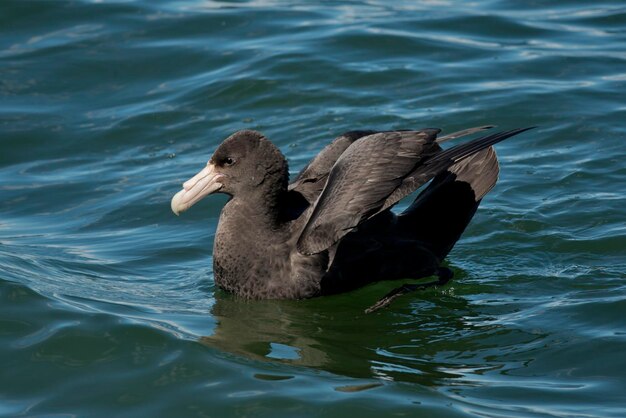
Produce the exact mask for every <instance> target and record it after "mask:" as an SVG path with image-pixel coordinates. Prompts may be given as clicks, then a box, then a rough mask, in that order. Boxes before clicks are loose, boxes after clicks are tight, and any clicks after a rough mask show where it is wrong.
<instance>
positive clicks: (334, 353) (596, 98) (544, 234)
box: [0, 0, 626, 418]
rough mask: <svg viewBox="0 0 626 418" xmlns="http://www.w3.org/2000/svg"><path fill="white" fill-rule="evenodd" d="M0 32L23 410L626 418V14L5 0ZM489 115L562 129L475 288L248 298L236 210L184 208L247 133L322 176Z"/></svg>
mask: <svg viewBox="0 0 626 418" xmlns="http://www.w3.org/2000/svg"><path fill="white" fill-rule="evenodd" d="M0 34H1V35H2V36H0V146H1V148H0V149H1V151H0V415H1V416H7V417H9V416H10V417H13V416H33V417H35V416H36V417H44V416H45V417H51V416H54V417H74V416H80V417H82V416H89V417H112V416H114V417H125V416H128V417H174V416H189V417H340V416H346V414H348V413H349V414H352V415H355V414H358V416H359V417H361V418H365V417H381V416H385V417H396V416H398V417H400V416H402V417H407V416H408V417H429V418H431V417H475V416H480V417H624V416H626V395H625V394H626V227H625V221H626V192H625V190H626V145H625V144H626V142H625V141H626V125H625V123H624V121H625V120H626V104H625V102H626V101H625V98H626V5H625V4H624V3H623V1H617V0H615V1H606V0H601V1H598V2H584V1H573V0H566V1H560V2H554V1H543V0H536V1H532V2H515V1H505V0H487V1H482V2H470V1H467V2H457V1H448V0H430V1H426V0H424V1H408V0H407V1H396V2H390V1H384V0H367V1H351V0H336V1H322V2H305V1H281V0H251V1H220V2H213V1H206V0H183V1H159V2H154V1H149V0H138V1H97V0H95V1H87V0H77V1H63V0H59V1H34V0H33V1H23V0H5V1H3V2H2V3H1V4H0ZM484 124H496V125H498V126H499V127H500V128H501V129H510V128H515V127H524V126H532V125H537V126H538V128H537V129H535V130H533V131H531V132H528V133H525V134H524V135H521V136H519V137H516V138H514V139H511V140H509V141H506V142H504V143H502V144H499V145H497V151H498V154H499V156H500V162H501V175H500V181H499V183H498V185H497V186H496V188H495V189H494V190H493V191H492V192H491V193H490V194H489V195H488V196H487V197H486V198H485V199H484V201H483V203H482V205H481V207H480V209H479V210H478V212H477V214H476V216H475V218H474V220H473V222H472V224H471V225H470V227H469V228H468V229H467V231H466V233H465V235H464V236H463V238H462V239H461V241H460V242H459V243H458V244H457V246H456V247H455V249H454V250H453V251H452V253H451V255H450V257H449V259H448V265H449V267H450V268H451V269H452V270H453V271H454V272H455V275H456V280H455V281H454V282H453V283H452V284H450V285H448V286H446V287H444V288H442V289H431V290H428V291H425V292H423V293H419V294H415V295H412V296H409V297H404V298H401V299H398V300H397V301H396V302H394V304H393V305H392V306H391V307H390V308H389V309H386V310H382V311H380V312H377V313H374V314H371V315H365V314H364V313H363V309H364V308H365V307H367V306H369V305H370V304H371V303H373V301H375V300H376V299H377V298H379V297H380V296H382V294H384V293H385V292H387V291H389V290H390V289H391V288H393V287H395V286H396V285H397V283H379V284H375V285H372V286H368V287H366V288H363V289H360V290H358V291H355V292H351V293H347V294H342V295H338V296H332V297H325V298H320V299H313V300H307V301H262V302H246V301H242V300H238V299H236V298H233V297H232V296H229V295H228V294H225V293H224V292H222V291H220V290H219V289H217V288H216V287H215V285H214V281H213V276H212V267H211V261H212V260H211V252H212V244H213V237H214V232H215V228H216V224H217V219H218V216H219V212H220V208H221V206H222V205H223V204H224V201H225V198H224V197H219V196H215V197H211V198H209V199H206V200H205V201H203V202H201V203H200V204H198V205H196V206H194V208H193V209H192V210H190V211H189V212H188V213H185V215H184V216H181V217H180V218H177V217H175V216H174V215H173V214H172V213H171V211H170V207H169V200H170V198H171V197H172V195H173V194H174V193H175V192H176V191H177V190H178V189H179V188H180V184H181V182H182V181H184V180H186V179H187V178H189V177H190V176H191V175H192V174H194V173H195V172H196V171H197V170H198V169H199V168H201V167H202V166H203V164H204V163H205V162H206V160H207V159H208V157H209V155H210V153H211V152H212V151H213V149H214V148H215V147H216V145H217V144H219V143H220V142H221V141H222V139H224V138H225V137H226V136H228V135H229V134H230V133H232V132H234V131H236V130H238V129H242V128H252V129H258V130H260V131H262V132H263V133H264V134H266V135H267V136H268V137H269V138H271V139H272V140H273V141H274V142H275V143H276V144H278V145H279V146H280V147H281V149H282V150H283V152H284V153H285V154H286V155H287V157H288V158H289V161H290V168H291V170H292V171H293V172H294V173H296V172H297V171H298V170H299V169H301V168H302V167H303V166H304V164H305V163H306V162H307V161H308V160H309V159H310V158H311V157H312V156H313V155H315V154H316V153H317V151H319V150H320V149H321V148H322V147H323V146H324V145H325V144H326V143H327V142H328V141H329V140H331V139H332V138H333V137H334V136H336V135H338V134H340V133H342V132H344V131H346V130H350V129H361V128H375V129H393V128H420V127H441V128H443V129H444V130H445V131H446V132H452V131H454V130H457V129H462V128H465V127H469V126H478V125H484ZM406 204H407V202H404V203H403V205H406Z"/></svg>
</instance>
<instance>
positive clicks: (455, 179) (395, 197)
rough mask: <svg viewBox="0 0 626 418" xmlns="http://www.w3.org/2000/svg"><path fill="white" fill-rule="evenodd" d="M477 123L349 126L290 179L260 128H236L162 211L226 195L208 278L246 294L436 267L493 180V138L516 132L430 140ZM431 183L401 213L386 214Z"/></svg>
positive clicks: (345, 286)
mask: <svg viewBox="0 0 626 418" xmlns="http://www.w3.org/2000/svg"><path fill="white" fill-rule="evenodd" d="M487 128H490V127H480V128H472V129H469V130H465V131H460V132H458V133H455V134H451V135H448V136H446V137H439V138H437V135H438V134H439V132H440V131H439V130H438V129H424V130H420V131H388V132H375V131H353V132H348V133H346V134H344V135H342V136H340V137H339V138H337V139H335V141H333V142H332V143H331V144H329V145H328V146H327V147H326V148H325V149H324V150H322V151H321V152H320V154H318V156H316V157H315V158H314V159H313V160H312V161H311V162H310V163H309V164H308V165H307V166H306V167H305V168H304V169H303V170H302V171H301V172H300V174H299V175H298V176H297V177H296V179H295V180H294V181H293V182H291V183H290V184H288V179H289V174H288V166H287V162H286V160H285V158H284V156H283V155H282V154H281V153H280V151H279V150H278V148H276V147H275V146H274V145H273V144H272V143H271V142H270V141H268V140H267V139H265V137H264V136H263V135H262V134H260V133H258V132H255V131H239V132H237V133H235V134H233V135H231V136H230V137H229V138H227V139H226V140H225V141H224V142H223V143H222V145H220V147H218V149H217V150H216V151H215V153H214V155H213V156H212V158H211V160H210V161H209V163H208V164H207V167H206V168H205V169H204V170H202V171H201V172H200V173H198V175H196V176H195V177H194V178H192V179H190V180H189V181H188V182H186V183H185V185H184V189H183V190H181V191H180V192H179V193H178V194H177V195H176V196H175V197H174V198H173V199H172V209H173V210H174V212H175V213H179V212H181V211H184V210H186V209H187V208H189V207H190V206H191V205H193V204H194V203H196V202H197V201H198V200H200V199H201V198H202V197H204V196H206V195H207V194H210V193H215V192H223V193H226V194H229V195H230V196H231V199H230V200H229V201H228V202H227V203H226V205H225V206H224V208H223V209H222V213H221V215H220V219H219V223H218V227H217V233H216V235H215V243H214V249H213V260H214V275H215V282H216V284H217V285H218V286H220V287H221V288H223V289H225V290H227V291H230V292H233V293H235V294H237V295H240V296H243V297H246V298H255V299H302V298H310V297H314V296H319V295H324V294H331V293H337V292H342V291H348V290H351V289H354V288H358V287H360V286H363V285H365V284H367V283H371V282H374V281H379V280H389V279H401V278H421V277H426V276H430V275H438V274H441V272H442V268H441V267H440V264H441V262H442V261H443V259H444V258H445V257H446V256H447V254H448V252H449V251H450V250H451V248H452V246H453V245H454V243H456V241H457V240H458V239H459V237H460V236H461V234H462V232H463V231H464V229H465V227H466V226H467V224H468V223H469V221H470V220H471V218H472V216H473V215H474V213H475V211H476V208H477V207H478V204H479V203H480V200H481V199H482V197H483V196H484V195H485V194H486V193H487V192H488V191H489V190H490V189H491V188H492V187H493V186H494V185H495V182H496V180H497V176H498V162H497V158H496V155H495V152H494V150H493V148H492V147H491V146H492V145H493V144H495V143H497V142H500V141H501V140H503V139H506V138H508V137H510V136H513V135H516V134H518V133H520V132H523V131H524V130H525V129H518V130H513V131H508V132H504V133H500V134H494V135H490V136H486V137H483V138H479V139H476V140H473V141H470V142H467V143H465V144H461V145H458V146H455V147H452V148H449V149H447V150H442V148H441V147H440V145H439V144H440V143H441V142H443V141H444V140H447V139H453V138H455V137H458V136H463V135H467V134H472V133H475V132H478V131H482V130H483V129H487ZM431 180H432V181H431ZM429 181H430V184H429V185H428V187H426V189H425V190H424V191H422V193H421V194H420V195H419V196H418V197H417V198H416V200H415V201H414V202H413V204H412V205H411V206H410V207H409V208H408V209H406V210H405V211H404V212H403V213H401V214H399V215H396V214H394V213H393V212H392V211H391V210H390V209H391V207H393V205H395V204H396V203H397V202H398V201H399V200H400V199H402V198H403V197H405V196H407V195H409V194H410V193H412V192H414V191H415V190H417V189H418V188H419V187H420V186H422V185H424V184H426V183H428V182H429Z"/></svg>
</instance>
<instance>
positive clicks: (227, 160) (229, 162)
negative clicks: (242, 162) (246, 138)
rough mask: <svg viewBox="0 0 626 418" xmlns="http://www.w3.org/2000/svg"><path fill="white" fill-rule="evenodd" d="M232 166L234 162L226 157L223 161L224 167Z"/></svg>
mask: <svg viewBox="0 0 626 418" xmlns="http://www.w3.org/2000/svg"><path fill="white" fill-rule="evenodd" d="M233 164H235V160H233V159H232V158H230V157H227V158H226V159H225V160H224V165H233Z"/></svg>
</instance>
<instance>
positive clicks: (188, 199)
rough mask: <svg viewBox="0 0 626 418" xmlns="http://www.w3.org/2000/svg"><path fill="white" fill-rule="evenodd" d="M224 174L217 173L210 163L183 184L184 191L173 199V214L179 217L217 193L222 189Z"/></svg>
mask: <svg viewBox="0 0 626 418" xmlns="http://www.w3.org/2000/svg"><path fill="white" fill-rule="evenodd" d="M223 177H224V175H223V174H221V173H218V172H217V171H215V165H213V164H211V163H208V164H207V165H206V167H204V168H203V169H202V171H200V172H199V173H198V174H196V175H195V176H193V177H192V178H190V179H189V180H187V181H186V182H184V183H183V189H182V190H181V191H179V192H178V193H176V194H175V195H174V197H173V198H172V212H174V214H176V215H179V214H180V213H181V212H184V211H186V210H187V209H189V208H190V207H192V206H193V205H194V204H196V203H197V202H198V201H200V200H201V199H202V198H203V197H205V196H207V195H210V194H211V193H215V192H217V191H218V190H219V189H221V188H222V183H220V182H219V180H221V179H222V178H223Z"/></svg>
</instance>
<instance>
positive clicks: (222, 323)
mask: <svg viewBox="0 0 626 418" xmlns="http://www.w3.org/2000/svg"><path fill="white" fill-rule="evenodd" d="M390 286H392V285H391V284H389V283H386V284H376V285H373V286H369V287H366V288H364V289H361V290H359V291H356V292H350V293H347V294H342V295H336V296H330V297H323V298H317V299H312V300H304V301H277V300H270V301H244V300H242V299H239V298H236V297H233V296H231V295H229V294H226V293H224V292H221V291H217V292H216V293H215V299H216V300H215V304H214V306H213V308H212V314H213V315H214V317H215V319H216V320H217V326H216V328H215V331H214V333H213V335H211V336H206V337H203V338H201V342H202V343H203V344H205V345H207V346H210V347H214V348H217V349H219V350H221V351H223V352H227V353H231V354H236V355H240V356H243V357H245V358H250V359H254V360H258V361H267V362H281V363H286V364H291V365H297V366H305V367H311V368H316V369H320V370H324V371H328V372H331V373H333V374H337V375H342V376H349V377H354V378H368V379H369V378H378V379H387V380H396V381H410V382H416V383H420V384H423V385H427V386H438V385H440V384H441V383H443V382H442V380H449V379H458V378H463V377H468V375H482V374H484V373H486V372H490V371H496V372H497V373H501V372H504V370H503V368H506V367H508V366H507V365H506V362H505V361H504V360H503V361H499V360H498V358H499V356H501V355H503V352H502V351H501V349H502V348H503V347H501V346H496V345H495V341H499V343H502V341H509V342H510V344H511V345H520V344H521V345H520V346H521V347H523V346H524V344H525V343H529V342H531V341H533V340H535V339H536V338H537V336H536V335H532V334H529V333H526V332H523V331H521V330H518V329H512V328H507V327H506V326H505V325H502V324H497V323H494V322H493V321H492V319H493V318H490V317H489V316H488V315H486V314H485V313H484V312H480V311H479V310H480V306H479V305H472V304H470V303H468V302H467V300H466V299H465V298H463V297H456V296H451V295H449V293H450V292H449V289H448V290H441V289H439V290H429V291H425V292H424V293H422V294H421V295H416V297H412V298H411V297H407V298H406V299H404V300H403V301H402V303H397V304H395V305H393V306H392V307H391V308H390V309H386V310H383V311H380V312H377V313H374V314H369V315H368V314H365V313H363V308H364V307H365V306H368V303H369V301H371V300H376V298H377V297H378V296H377V295H380V294H383V293H385V292H386V291H387V290H388V288H390ZM477 310H478V311H477ZM496 336H497V338H493V337H496ZM503 337H505V338H503ZM507 345H508V344H507ZM508 354H509V355H510V354H511V353H510V352H509V353H508ZM520 361H521V360H520ZM470 380H471V378H470Z"/></svg>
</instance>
